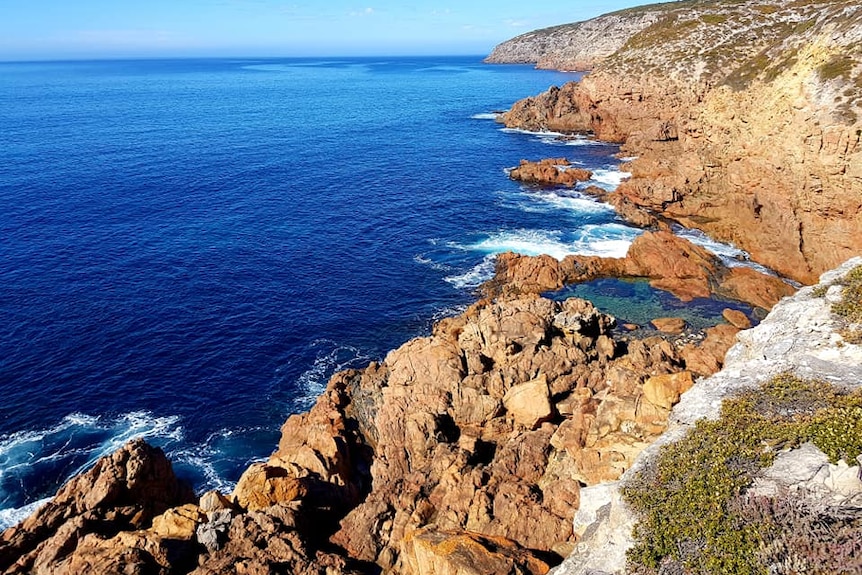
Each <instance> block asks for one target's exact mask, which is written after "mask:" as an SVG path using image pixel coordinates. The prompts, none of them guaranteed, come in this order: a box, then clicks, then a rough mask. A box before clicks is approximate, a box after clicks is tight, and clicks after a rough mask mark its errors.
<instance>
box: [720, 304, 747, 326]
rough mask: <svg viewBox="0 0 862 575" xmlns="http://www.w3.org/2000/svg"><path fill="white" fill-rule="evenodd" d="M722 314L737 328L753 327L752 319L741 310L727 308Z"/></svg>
mask: <svg viewBox="0 0 862 575" xmlns="http://www.w3.org/2000/svg"><path fill="white" fill-rule="evenodd" d="M721 315H722V317H723V318H724V319H725V320H726V321H727V323H729V324H730V325H732V326H733V327H735V328H738V329H748V328H750V327H751V320H750V319H748V316H747V315H745V314H744V313H742V312H741V311H739V310H736V309H730V308H727V309H725V310H723V311H722V312H721Z"/></svg>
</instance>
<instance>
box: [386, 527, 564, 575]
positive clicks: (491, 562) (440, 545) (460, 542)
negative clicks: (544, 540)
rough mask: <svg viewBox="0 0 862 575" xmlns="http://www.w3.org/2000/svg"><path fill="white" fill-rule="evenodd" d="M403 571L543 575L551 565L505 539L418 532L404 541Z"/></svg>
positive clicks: (428, 574)
mask: <svg viewBox="0 0 862 575" xmlns="http://www.w3.org/2000/svg"><path fill="white" fill-rule="evenodd" d="M402 557H403V561H404V563H405V564H406V565H405V567H406V568H405V569H404V570H403V571H404V572H406V573H412V574H416V575H431V574H434V573H439V574H444V573H451V574H452V575H455V574H457V575H507V574H509V573H523V574H525V575H544V574H545V573H547V572H548V571H549V570H550V565H548V564H547V563H545V561H543V560H542V559H540V558H539V557H538V556H537V555H535V554H533V553H531V552H530V551H528V550H526V549H522V548H520V547H519V546H518V545H517V544H516V543H515V542H514V541H510V540H508V539H506V538H504V537H492V536H488V535H481V534H478V533H470V532H445V531H438V530H437V529H435V528H432V527H426V528H423V529H418V530H416V531H413V532H411V533H408V534H407V536H406V537H405V538H404V551H403V554H402Z"/></svg>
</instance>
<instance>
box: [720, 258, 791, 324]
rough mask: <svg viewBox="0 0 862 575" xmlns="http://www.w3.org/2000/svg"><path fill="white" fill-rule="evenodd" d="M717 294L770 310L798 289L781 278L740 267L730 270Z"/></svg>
mask: <svg viewBox="0 0 862 575" xmlns="http://www.w3.org/2000/svg"><path fill="white" fill-rule="evenodd" d="M717 292H718V293H719V294H720V295H723V296H725V297H729V298H731V299H735V300H738V301H744V302H746V303H749V304H751V305H753V306H755V307H760V308H763V309H765V310H770V309H772V306H774V305H775V304H777V303H778V302H779V300H780V299H781V298H783V297H786V296H790V295H793V294H794V293H795V292H796V289H795V288H794V287H793V286H791V285H789V284H788V283H787V282H785V281H784V280H782V279H781V278H777V277H775V276H770V275H766V274H762V273H760V272H758V271H757V270H753V269H751V268H746V267H738V268H730V270H729V271H728V273H726V274H725V276H724V278H722V281H721V285H720V286H719V288H718V290H717ZM742 329H747V328H742Z"/></svg>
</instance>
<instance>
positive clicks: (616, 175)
mask: <svg viewBox="0 0 862 575" xmlns="http://www.w3.org/2000/svg"><path fill="white" fill-rule="evenodd" d="M631 176H632V175H631V173H629V172H623V171H622V170H613V169H598V170H593V177H592V179H591V180H590V183H593V184H595V185H597V186H598V187H600V188H603V189H605V190H607V191H609V192H612V191H614V190H616V189H617V187H618V186H619V185H620V184H621V183H623V181H625V180H627V179H628V178H630V177H631Z"/></svg>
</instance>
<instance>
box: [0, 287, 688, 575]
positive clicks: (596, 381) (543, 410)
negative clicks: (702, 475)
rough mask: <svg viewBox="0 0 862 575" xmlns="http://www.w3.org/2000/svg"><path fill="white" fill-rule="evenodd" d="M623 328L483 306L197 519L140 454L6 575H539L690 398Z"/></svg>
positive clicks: (11, 563)
mask: <svg viewBox="0 0 862 575" xmlns="http://www.w3.org/2000/svg"><path fill="white" fill-rule="evenodd" d="M614 325H615V321H614V319H613V318H611V317H609V316H606V315H604V314H602V313H601V312H599V311H598V310H597V309H595V307H593V306H592V304H590V303H589V302H586V301H584V300H579V299H569V300H566V301H564V302H555V301H552V300H548V299H544V298H541V297H539V296H536V295H531V294H530V295H524V296H520V297H517V298H502V299H499V300H497V301H481V302H479V303H477V304H475V305H474V306H472V307H471V308H470V309H468V310H467V311H466V312H465V313H463V314H462V315H460V316H457V317H452V318H448V319H445V320H443V321H441V322H439V323H438V324H437V326H436V327H435V329H434V333H433V334H432V335H431V336H429V337H422V338H417V339H414V340H412V341H410V342H408V343H406V344H405V345H404V346H402V347H401V348H399V349H397V350H394V351H392V352H390V353H389V354H388V355H387V357H386V358H385V360H384V361H383V362H381V363H372V364H370V365H369V366H368V367H367V368H365V369H363V370H348V371H345V372H342V373H339V374H336V375H335V376H334V377H333V378H332V379H331V381H330V382H329V385H328V386H327V389H326V391H325V392H324V393H323V394H322V395H321V396H320V398H319V399H318V401H317V403H316V404H315V406H314V407H313V408H312V409H311V410H310V411H309V412H308V413H305V414H301V415H294V416H292V417H291V418H289V419H288V421H287V422H286V423H285V424H284V426H283V428H282V438H281V441H280V443H279V446H278V449H277V450H276V452H275V453H273V455H272V456H271V457H270V458H269V459H268V460H267V461H266V462H262V463H257V464H254V465H252V466H251V467H250V468H249V469H248V470H247V471H246V472H245V473H244V474H243V476H242V477H241V479H240V480H239V482H238V483H237V486H236V488H235V490H234V492H233V493H232V494H230V496H224V495H221V494H219V493H217V492H209V493H206V494H204V495H203V496H202V497H201V498H200V500H199V501H198V502H196V503H195V502H192V501H191V499H190V495H189V493H188V492H187V491H184V490H182V489H181V488H179V487H176V486H174V483H175V480H174V479H173V476H172V475H170V474H168V471H169V466H168V467H166V468H165V469H166V470H167V471H165V469H163V468H162V466H167V465H168V464H167V462H166V461H165V460H164V456H163V455H161V453H160V452H158V451H156V450H152V449H151V448H148V447H147V446H146V445H145V444H143V443H141V442H137V443H134V444H130V446H127V448H126V449H125V450H122V451H120V452H118V453H117V454H115V455H114V456H112V457H111V458H108V459H106V460H105V461H103V462H100V463H99V465H97V469H96V470H94V471H92V472H90V473H89V474H88V475H86V476H84V477H83V478H78V479H76V480H75V481H73V482H72V483H70V484H69V485H67V486H66V487H65V488H64V489H63V490H61V492H60V494H59V495H58V498H56V499H55V500H54V501H53V502H52V503H50V504H48V505H47V506H46V507H45V508H43V510H41V511H40V512H38V513H37V514H36V515H34V517H32V518H31V519H29V520H28V521H27V522H25V523H24V524H22V525H21V526H19V527H17V528H13V529H11V530H9V531H7V532H6V533H5V534H4V536H3V547H0V558H3V560H4V561H5V562H6V563H5V565H3V570H0V572H8V573H30V572H33V573H76V572H100V573H128V572H131V573H164V574H168V573H194V574H195V575H215V574H221V573H262V574H263V573H267V574H269V573H273V574H274V573H283V572H292V573H324V572H325V573H328V574H335V573H356V572H368V571H373V570H374V569H381V568H382V569H384V570H387V571H391V572H393V573H405V574H420V573H423V574H424V573H465V574H466V573H512V572H518V573H531V574H533V573H536V574H543V573H545V572H546V571H547V570H548V569H549V567H550V566H551V565H552V564H554V563H556V562H558V561H559V560H560V559H561V558H562V557H563V556H565V555H567V554H569V553H570V552H571V550H572V549H573V548H574V546H575V544H576V535H575V533H574V531H573V529H572V524H571V519H572V517H573V516H574V515H575V512H576V511H577V509H578V507H579V503H580V491H581V487H582V486H583V485H590V484H594V483H597V482H600V481H610V480H616V479H618V478H619V477H620V475H621V474H622V473H623V472H624V471H625V470H626V469H628V468H629V467H630V466H631V464H632V462H633V461H634V459H635V458H636V457H637V455H638V454H639V453H640V451H641V450H643V449H644V448H645V447H646V446H647V445H648V444H649V443H650V441H652V439H653V438H654V437H656V436H657V435H658V434H659V433H661V432H662V430H663V429H664V428H665V425H666V423H667V417H668V415H669V413H670V410H669V408H670V407H671V406H672V405H673V404H674V403H675V402H676V401H677V400H678V398H679V393H681V392H682V390H684V389H685V388H686V387H687V385H688V382H690V380H691V374H690V373H689V372H685V371H683V361H682V359H681V356H680V353H679V352H678V350H677V349H676V348H675V347H674V345H672V344H671V343H670V342H668V341H666V340H664V339H662V338H661V337H657V336H656V337H650V338H646V339H626V338H625V337H624V336H621V335H619V334H617V333H615V332H614V331H613V329H614ZM680 372H682V373H681V374H680ZM647 393H649V395H648V396H647ZM138 452H141V453H142V455H140V456H138V455H134V454H137V453H138ZM150 452H152V453H150ZM133 455H134V456H133ZM145 456H146V457H145ZM156 456H158V457H156ZM148 457H149V458H150V459H152V458H155V461H156V463H147V464H146V465H145V464H143V463H133V462H137V461H139V460H141V461H149V459H147V458H148ZM159 457H160V459H159ZM159 462H161V463H159ZM148 465H149V467H147V466H148ZM150 468H152V471H146V472H144V471H141V470H146V469H150ZM150 477H153V478H156V479H160V480H162V479H163V480H164V481H160V482H158V483H154V482H153V481H150V480H149V479H146V478H150ZM109 479H110V480H109ZM144 479H146V481H144ZM172 481H173V482H174V483H171V482H172ZM165 482H166V483H165ZM127 484H128V485H127ZM117 486H119V487H117ZM124 490H125V491H124ZM170 494H173V495H171V497H173V498H168V495H170ZM132 495H134V497H133V496H132Z"/></svg>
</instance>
